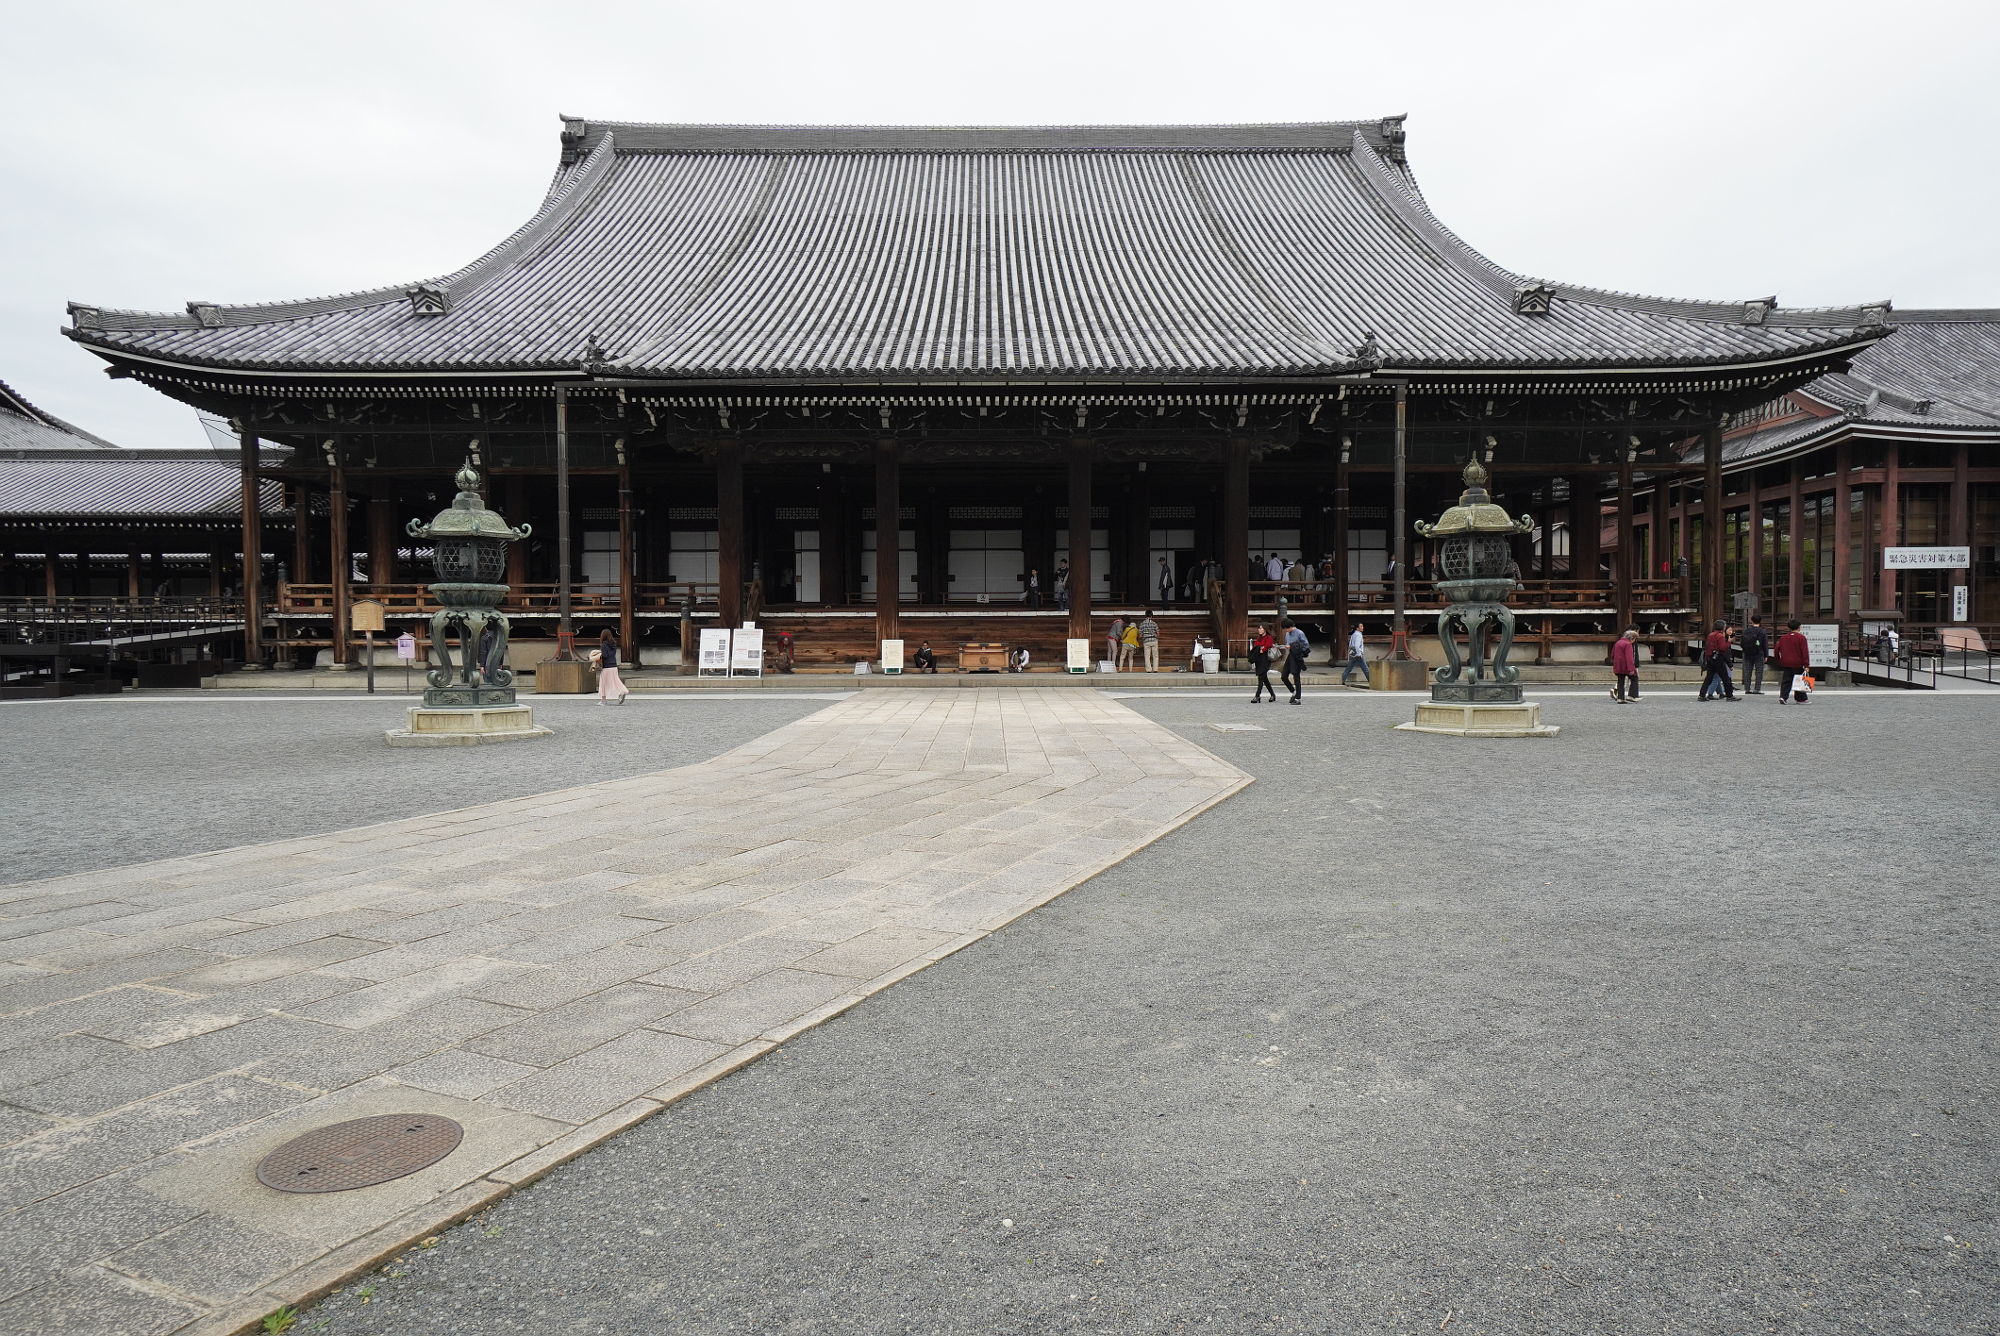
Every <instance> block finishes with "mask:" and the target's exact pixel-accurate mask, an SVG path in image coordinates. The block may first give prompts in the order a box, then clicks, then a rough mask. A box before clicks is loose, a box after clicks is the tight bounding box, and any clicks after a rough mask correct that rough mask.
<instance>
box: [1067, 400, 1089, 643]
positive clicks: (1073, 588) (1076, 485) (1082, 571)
mask: <svg viewBox="0 0 2000 1336" xmlns="http://www.w3.org/2000/svg"><path fill="white" fill-rule="evenodd" d="M1093 449H1094V448H1093V446H1092V444H1091V442H1090V441H1088V440H1083V439H1078V440H1074V441H1071V442H1070V447H1069V638H1070V639H1071V640H1089V639H1090V638H1091V636H1090V578H1091V572H1090V532H1091V523H1092V521H1091V518H1090V509H1091V495H1090V470H1091V456H1092V454H1093Z"/></svg>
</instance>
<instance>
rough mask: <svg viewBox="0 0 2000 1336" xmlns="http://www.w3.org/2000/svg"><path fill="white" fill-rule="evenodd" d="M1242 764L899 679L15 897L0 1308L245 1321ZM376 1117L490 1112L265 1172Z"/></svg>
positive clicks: (50, 1314) (1177, 821) (519, 1180)
mask: <svg viewBox="0 0 2000 1336" xmlns="http://www.w3.org/2000/svg"><path fill="white" fill-rule="evenodd" d="M309 778H310V772H308V780H309ZM1249 782H1250V781H1249V778H1248V776H1246V775H1245V774H1244V773H1243V772H1242V771H1240V770H1238V769H1237V768H1235V767H1234V766H1231V765H1229V764H1227V763H1225V762H1223V761H1221V760H1219V759H1217V758H1216V757H1215V756H1213V755H1212V754H1210V753H1208V752H1206V751H1204V750H1202V749H1201V748H1199V747H1197V746H1194V745H1192V744H1190V743H1189V742H1187V741H1186V740H1185V739H1184V738H1182V737H1180V736H1178V735H1176V734H1175V733H1173V732H1171V731H1169V730H1167V729H1165V728H1162V727H1160V726H1159V725H1156V724H1153V723H1151V722H1149V721H1147V720H1146V719H1145V718H1143V717H1142V716H1140V715H1139V714H1137V713H1135V712H1134V711H1132V710H1130V709H1128V708H1127V707H1125V706H1124V705H1122V704H1120V703H1118V702H1117V701H1115V700H1111V699H1109V698H1107V697H1106V696H1104V695H1103V694H1102V693H1099V692H1093V691H1085V690H1074V691H1059V690H1050V691H1037V692H1032V693H1021V692H1006V691H998V690H991V691H962V692H950V693H935V694H933V693H921V694H912V695H901V694H897V693H872V692H871V693H862V694H860V695H857V696H855V697H853V698H850V699H847V700H843V701H841V702H839V703H838V704H835V705H832V706H830V707H828V708H826V709H824V710H821V711H820V712H818V713H816V714H813V715H810V716H808V717H806V718H803V719H799V720H796V721H794V722H792V723H789V724H786V725H784V726H783V727H780V728H777V729H775V730H773V731H771V732H769V733H766V734H764V735H763V736H761V737H758V738H756V739H754V740H752V741H750V742H747V743H744V744H742V745H740V746H738V747H736V748H735V749H733V750H731V751H728V752H724V753H723V754H721V755H719V756H716V757H714V758H713V759H710V760H706V761H702V762H699V763H697V764H693V765H687V766H682V767H679V768H675V769H670V770H662V771H658V772H655V773H651V774H642V775H630V776H625V777H621V778H617V779H612V780H608V781H605V782H602V783H597V784H590V785H585V786H582V787H579V788H571V789H564V790H560V791H557V792H552V793H543V794H530V795H524V796H516V797H510V798H506V799H503V800H501V801H497V802H493V803H487V804H482V805H480V806H476V807H468V808H463V809H459V810H455V811H449V812H442V813H431V814H427V815H424V816H420V817H413V818H410V819H407V820H402V821H392V822H387V823H383V824H379V825H374V826H368V827H363V828H358V829H350V830H336V831H331V832H324V833H319V834H314V835H308V836H302V837H297V838H291V839H284V840H277V841H273V842H270V843H266V844H260V845H249V846H243V847H239V848H234V849H226V850H221V851H217V852H215V853H210V854H202V855H196V856H192V857H177V858H174V859H170V860H165V861H162V862H158V863H152V864H139V865H135V866H132V867H127V868H122V869H111V870H104V869H99V870H93V871H90V872H85V873H80V874H78V875H75V876H71V877H57V878H53V879H50V880H46V881H42V882H38V883H30V884H25V885H21V886H13V887H0V943H12V944H13V947H14V950H13V952H12V954H11V958H7V957H8V954H9V953H8V952H6V951H0V960H4V963H5V964H6V965H7V966H9V967H11V968H9V969H8V971H7V972H6V973H4V974H0V1077H5V1078H6V1079H7V1082H8V1084H7V1086H6V1088H5V1089H4V1090H0V1207H4V1208H5V1210H6V1211H7V1213H6V1214H0V1256H6V1257H10V1258H11V1259H12V1260H11V1261H10V1262H9V1263H8V1264H7V1265H5V1266H4V1267H0V1291H4V1293H0V1300H4V1302H0V1329H4V1330H6V1331H8V1332H9V1333H20V1336H39V1333H41V1332H42V1331H45V1330H53V1327H52V1326H51V1325H50V1324H51V1323H52V1322H53V1321H55V1320H56V1317H57V1316H59V1315H61V1314H63V1313H64V1312H65V1311H66V1310H72V1311H74V1312H75V1313H76V1314H77V1315H78V1316H79V1318H89V1319H90V1320H91V1321H97V1322H99V1323H100V1325H102V1324H106V1323H110V1324H113V1325H109V1326H105V1327H104V1329H106V1330H126V1329H130V1330H133V1331H157V1332H160V1333H162V1334H163V1336H164V1334H165V1333H170V1332H172V1333H187V1334H189V1336H192V1334H193V1333H202V1334H203V1336H211V1334H212V1336H221V1333H233V1332H235V1331H238V1330H241V1329H242V1328H243V1327H244V1325H245V1323H246V1322H254V1320H255V1317H256V1316H258V1315H260V1314H261V1313H262V1312H265V1311H269V1310H270V1309H275V1308H277V1307H278V1306H279V1305H281V1304H284V1303H288V1302H294V1301H297V1300H300V1299H304V1298H308V1297H310V1296H311V1295H313V1294H316V1293H318V1292H321V1291H322V1290H324V1289H325V1288H326V1286H327V1285H329V1284H331V1283H333V1282H334V1281H336V1280H338V1279H339V1278H341V1277H342V1276H344V1275H347V1274H351V1273H353V1272H354V1271H355V1270H358V1269H361V1268H364V1267H366V1266H368V1265H370V1264H372V1263H373V1262H375V1261H377V1260H379V1258H380V1257H382V1256H384V1255H387V1254H389V1253H391V1252H393V1251H396V1250H398V1249H400V1248H402V1247H403V1246H405V1245H407V1244H408V1243H409V1242H410V1241H412V1240H413V1239H415V1238H417V1237H420V1236H422V1235H423V1234H425V1233H428V1232H431V1231H433V1230H435V1229H436V1228H438V1227H440V1226H441V1225H443V1224H447V1223H449V1222H450V1221H451V1220H452V1219H456V1218H462V1217H463V1216H464V1215H466V1214H468V1213H470V1212H471V1211H474V1210H477V1209H480V1208H481V1207H483V1206H484V1205H486V1204H489V1203H490V1202H491V1201H493V1200H495V1199H497V1198H498V1197H500V1196H502V1195H505V1194H506V1193H508V1192H510V1191H513V1190H515V1189H516V1188H517V1187H518V1186H520V1185H522V1184H524V1183H527V1182H530V1181H532V1180H533V1179H534V1178H535V1177H537V1176H539V1175H540V1174H541V1173H544V1172H546V1171H547V1169H549V1168H551V1167H553V1166H554V1165H556V1164H558V1163H561V1162H562V1161H563V1160H565V1159H568V1158H570V1157H572V1156H574V1155H576V1154H580V1153H582V1152H583V1151H585V1150H587V1149H589V1148H590V1147H591V1146H592V1145H595V1144H597V1143H598V1142H599V1141H601V1140H603V1139H604V1138H605V1137H608V1136H611V1135H615V1134H616V1133H617V1132H618V1131H621V1130H623V1129H624V1128H626V1127H629V1126H631V1125H632V1124H633V1123H634V1122H637V1121H639V1120H641V1119H643V1118H645V1117H647V1116H649V1115H650V1114H651V1113H654V1112H657V1111H658V1110H659V1109H660V1108H662V1107H664V1106H665V1105H666V1104H667V1103H668V1102H671V1101H672V1100H674V1099H678V1098H679V1097H680V1096H681V1095H684V1094H686V1093H687V1092H688V1091H690V1090H693V1089H695V1088H697V1087H698V1086H699V1085H701V1084H703V1083H705V1082H707V1081H711V1080H714V1079H716V1078H718V1077H720V1076H722V1075H724V1074H726V1073H727V1072H729V1071H731V1070H734V1069H735V1068H736V1067H738V1066H741V1065H742V1064H743V1063H745V1062H748V1061H752V1060H754V1059H755V1058H757V1057H760V1056H762V1055H763V1054H764V1053H766V1052H768V1051H770V1050H771V1049H772V1048H774V1047H775V1046H776V1045H777V1044H780V1043H783V1042H784V1041H785V1040H787V1039H789V1038H791V1037H792V1036H794V1035H796V1034H798V1033H799V1032H801V1031H802V1030H804V1029H807V1028H810V1027H811V1026H813V1025H817V1024H819V1023H820V1022H822V1021H824V1020H826V1019H827V1018H829V1017H831V1016H834V1015H837V1014H839V1013H840V1012H841V1011H843V1010H845V1009H847V1008H849V1007H852V1006H854V1005H855V1004H856V1003H857V1002H859V1001H861V1000H862V999H863V998H865V997H867V996H868V995H870V994H871V993H874V992H876V991H879V990H880V989H882V988H885V987H888V986H890V985H891V984H893V983H894V982H896V981H898V980H900V979H902V978H904V977H907V976H908V975H910V974H912V973H914V972H916V971H917V970H920V969H923V968H926V967H927V966H928V965H930V964H932V963H934V962H936V961H937V960H940V959H943V958H945V957H946V956H948V955H950V954H951V953H952V952H953V951H956V950H958V949H959V948H961V947H963V946H965V945H968V944H969V943H971V942H973V941H975V940H977V939H978V938H979V937H980V936H982V935H984V934H986V933H988V932H991V931H993V930H995V929H996V928H998V927H1000V926H1002V925H1004V924H1006V923H1008V922H1010V921H1011V920H1013V919H1015V918H1017V917H1019V916H1020V915H1022V914H1024V913H1026V912H1028V911H1029V910H1031V909H1033V908H1035V907H1036V906H1037V905H1040V904H1043V903H1045V902H1046V901H1048V900H1049V899H1051V898H1053V897H1054V896H1057V895H1059V894H1061V893H1062V892H1063V891H1065V890H1068V889H1069V888H1070V887H1072V886H1074V885H1076V884H1078V883H1079V882H1081V881H1083V880H1085V879H1087V878H1089V877H1091V876H1094V875H1096V874H1097V873H1098V872H1101V871H1103V870H1104V869H1105V868H1108V867H1110V866H1112V865H1113V864H1115V863H1117V862H1119V861H1120V860H1122V859H1124V858H1126V857H1128V856H1130V855H1131V854H1132V853H1134V852H1136V851H1137V850H1138V849H1140V848H1142V847H1143V846H1144V845H1146V844H1148V843H1150V842H1152V841H1153V840H1155V839H1157V838H1159V836H1161V835H1163V834H1165V833H1166V832H1168V831H1169V830H1172V829H1174V828H1175V827H1177V826H1179V825H1181V824H1182V823H1184V822H1186V821H1187V820H1189V819H1191V818H1193V817H1194V816H1195V815H1197V814H1199V813H1200V812H1202V811H1204V810H1206V809H1207V808H1208V807H1210V806H1212V805H1214V804H1215V803H1217V802H1219V801H1221V800H1222V799H1223V798H1226V797H1227V796H1228V795H1230V794H1231V793H1234V792H1235V791H1236V790H1237V789H1239V788H1241V787H1242V786H1244V785H1245V784H1247V783H1249ZM381 1112H412V1113H416V1112H429V1113H436V1114H443V1115H445V1116H448V1117H453V1118H456V1119H458V1120H459V1121H460V1122H461V1123H463V1124H465V1126H466V1128H467V1136H466V1139H465V1142H464V1143H463V1144H462V1145H461V1146H460V1147H459V1149H458V1150H456V1151H454V1152H453V1153H452V1154H450V1155H448V1156H447V1157H446V1158H445V1159H444V1160H442V1161H440V1162H439V1163H437V1164H436V1165H433V1166H431V1167H430V1168H428V1169H425V1170H422V1171H419V1172H418V1173H417V1174H415V1175H412V1176H410V1177H407V1178H403V1179H398V1180H395V1181H392V1182H389V1183H384V1184H381V1185H378V1186H376V1187H372V1188H364V1189H358V1190H354V1191H350V1192H344V1193H338V1194H314V1195H312V1196H298V1195H292V1194H285V1193H279V1192H276V1191H273V1190H271V1189H268V1188H265V1187H263V1186H262V1185H261V1184H259V1183H258V1182H257V1181H256V1179H255V1177H254V1173H253V1171H254V1167H255V1164H256V1162H257V1160H258V1159H259V1158H260V1157H261V1156H262V1155H263V1154H265V1153H266V1152H268V1151H269V1150H270V1149H271V1148H272V1147H273V1146H275V1145H277V1144H279V1143H280V1142H282V1141H283V1140H285V1139H287V1138H288V1137H290V1136H293V1135H296V1134H297V1133H299V1132H302V1131H305V1130H308V1129H310V1128H313V1127H317V1126H324V1125H326V1124H328V1123H332V1122H338V1121H342V1120H344V1119H347V1118H352V1117H360V1116H367V1115H369V1114H373V1113H381ZM52 1223H53V1227H52ZM218 1253H220V1254H224V1255H225V1256H223V1257H222V1258H221V1259H220V1261H216V1260H213V1259H215V1257H216V1255H217V1254H218ZM97 1315H102V1316H101V1317H100V1316H97ZM86 1326H88V1322H86Z"/></svg>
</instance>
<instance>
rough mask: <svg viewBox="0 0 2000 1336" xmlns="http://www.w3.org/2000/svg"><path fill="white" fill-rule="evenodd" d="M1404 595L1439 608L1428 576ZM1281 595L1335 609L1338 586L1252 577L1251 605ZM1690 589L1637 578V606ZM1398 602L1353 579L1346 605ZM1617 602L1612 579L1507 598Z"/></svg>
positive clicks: (1684, 599) (1532, 589)
mask: <svg viewBox="0 0 2000 1336" xmlns="http://www.w3.org/2000/svg"><path fill="white" fill-rule="evenodd" d="M1403 590H1404V597H1405V600H1406V602H1407V604H1408V606H1409V607H1410V608H1412V609H1422V608H1427V607H1435V606H1436V605H1437V602H1438V595H1437V591H1436V589H1435V588H1434V586H1433V582H1432V581H1430V580H1417V579H1410V580H1405V581H1404V583H1403ZM1280 596H1282V597H1283V598H1284V599H1285V601H1286V603H1287V604H1288V605H1289V606H1291V607H1294V608H1298V609H1300V610H1302V611H1303V610H1305V609H1309V608H1332V607H1334V606H1336V604H1337V601H1338V599H1339V586H1338V585H1337V584H1336V583H1335V582H1334V581H1332V580H1252V581H1251V582H1250V605H1251V606H1252V607H1253V608H1270V607H1274V606H1276V604H1277V601H1278V599H1279V597H1280ZM1691 597H1692V591H1690V590H1689V589H1688V588H1687V584H1686V582H1685V581H1682V580H1658V579H1646V580H1634V581H1633V582H1632V602H1633V605H1634V606H1635V607H1682V606H1692V605H1691V604H1689V602H1688V600H1689V599H1690V598H1691ZM1395 601H1396V586H1395V582H1394V581H1391V580H1350V581H1348V584H1347V598H1346V602H1347V606H1348V607H1350V608H1355V607H1365V608H1387V607H1390V606H1391V605H1393V604H1394V603H1395ZM1617 601H1618V587H1617V586H1616V585H1615V584H1613V583H1611V582H1610V581H1608V580H1523V581H1521V584H1520V588H1518V589H1516V590H1515V591H1514V594H1513V597H1512V598H1510V599H1509V600H1508V602H1509V603H1511V604H1513V605H1514V606H1515V607H1516V608H1572V607H1573V608H1608V607H1612V606H1614V605H1615V604H1616V603H1617Z"/></svg>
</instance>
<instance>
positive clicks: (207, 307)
mask: <svg viewBox="0 0 2000 1336" xmlns="http://www.w3.org/2000/svg"><path fill="white" fill-rule="evenodd" d="M187 313H188V314H189V315H191V316H193V317H194V319H195V323H196V324H198V325H200V326H201V327H202V328H203V329H216V328H218V327H220V326H221V324H222V308H221V307H219V306H217V305H216V304H215V303H214V302H189V303H188V304H187Z"/></svg>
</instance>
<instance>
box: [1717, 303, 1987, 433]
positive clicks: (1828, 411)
mask: <svg viewBox="0 0 2000 1336" xmlns="http://www.w3.org/2000/svg"><path fill="white" fill-rule="evenodd" d="M1890 320H1891V331H1890V333H1889V336H1888V337H1887V338H1884V339H1883V340H1882V341H1881V342H1879V343H1877V344H1875V345H1874V346H1873V347H1871V348H1869V349H1868V350H1867V351H1866V352H1864V353H1862V354H1861V355H1860V356H1858V357H1856V358H1855V359H1854V361H1853V362H1852V364H1850V365H1849V367H1848V368H1847V370H1846V371H1840V372H1829V373H1828V374H1826V375H1823V376H1820V377H1818V378H1817V379H1815V380H1811V381H1808V382H1807V383H1806V384H1804V385H1802V386H1800V387H1799V388H1798V389H1796V390H1793V391H1792V392H1791V393H1790V394H1789V395H1787V396H1785V398H1783V399H1780V400H1777V401H1774V402H1773V403H1772V404H1770V405H1766V406H1765V408H1764V409H1763V410H1760V412H1759V413H1758V414H1757V415H1756V416H1757V417H1758V419H1760V421H1759V422H1753V423H1750V424H1746V428H1745V429H1742V430H1739V431H1735V432H1731V433H1730V434H1728V435H1727V436H1725V437H1724V438H1723V443H1722V458H1723V462H1724V463H1725V464H1736V463H1750V462H1759V463H1762V462H1767V461H1771V460H1776V459H1779V458H1784V457H1788V456H1790V455H1793V454H1797V453H1800V452H1802V451H1805V450H1812V449H1819V448H1821V447H1823V446H1826V445H1830V444H1833V443H1835V442H1837V441H1839V440H1841V439H1843V438H1845V437H1851V436H1872V437H1884V438H1898V439H1905V440H1939V439H1962V438H1968V437H1969V438H1972V439H1975V440H1987V441H1991V442H1993V443H1995V444H2000V310H1991V311H1987V310H1938V311H1898V312H1896V313H1895V314H1894V315H1892V316H1891V317H1890ZM1691 458H1692V459H1696V460H1698V459H1700V458H1701V451H1700V449H1699V448H1697V449H1696V450H1695V452H1694V454H1693V455H1692V456H1691Z"/></svg>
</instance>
